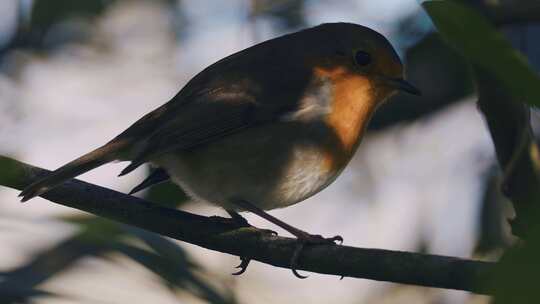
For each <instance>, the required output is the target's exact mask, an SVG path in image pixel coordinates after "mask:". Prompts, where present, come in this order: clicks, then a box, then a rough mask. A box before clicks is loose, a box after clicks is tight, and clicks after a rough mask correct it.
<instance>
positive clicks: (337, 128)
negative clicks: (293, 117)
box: [315, 67, 379, 171]
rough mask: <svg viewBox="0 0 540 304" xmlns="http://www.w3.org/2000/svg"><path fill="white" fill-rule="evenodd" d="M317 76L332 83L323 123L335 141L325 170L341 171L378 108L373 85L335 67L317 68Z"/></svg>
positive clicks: (328, 152)
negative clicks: (327, 108) (328, 105)
mask: <svg viewBox="0 0 540 304" xmlns="http://www.w3.org/2000/svg"><path fill="white" fill-rule="evenodd" d="M315 73H316V74H318V76H322V77H327V78H328V79H330V81H331V82H332V83H333V95H332V100H331V105H330V106H331V111H330V113H329V114H328V116H327V117H326V124H327V125H328V126H329V127H330V128H331V130H333V133H334V134H335V139H336V140H335V141H333V142H332V143H329V146H328V150H327V153H326V155H327V156H326V157H325V167H326V168H327V169H329V170H332V171H335V170H338V171H340V170H341V169H342V168H343V167H345V165H346V164H347V163H348V162H349V160H350V159H351V158H352V156H353V154H354V152H355V151H356V148H357V147H358V145H359V144H360V142H361V140H362V136H363V135H364V131H365V129H366V126H367V124H368V122H369V120H370V119H371V116H372V114H373V112H374V111H375V109H376V107H377V105H378V103H379V102H378V98H377V96H376V91H375V89H374V87H373V83H372V82H371V81H370V80H369V79H368V78H367V77H365V76H363V75H358V74H354V73H351V72H349V71H347V70H346V69H344V68H341V67H338V68H333V69H322V68H317V69H316V70H315Z"/></svg>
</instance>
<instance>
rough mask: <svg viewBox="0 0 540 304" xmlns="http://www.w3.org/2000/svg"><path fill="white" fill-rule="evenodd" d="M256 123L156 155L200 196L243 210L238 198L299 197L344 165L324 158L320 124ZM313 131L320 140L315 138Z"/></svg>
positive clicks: (286, 201) (274, 202)
mask: <svg viewBox="0 0 540 304" xmlns="http://www.w3.org/2000/svg"><path fill="white" fill-rule="evenodd" d="M272 128H273V129H272V130H269V127H265V128H258V129H257V128H255V129H250V130H247V131H244V132H241V133H238V134H235V135H231V136H228V137H226V138H224V139H222V140H220V141H216V142H213V143H210V144H208V145H205V146H202V147H199V148H197V149H194V150H193V151H187V152H179V153H175V154H168V155H165V156H163V157H162V158H160V159H159V160H157V161H155V163H156V164H157V165H159V166H161V167H163V168H165V169H166V170H167V171H168V173H169V175H171V177H172V179H173V180H174V181H175V182H176V183H177V184H179V185H180V186H181V187H182V188H183V189H184V190H185V191H186V192H187V193H188V194H189V195H190V196H191V197H193V198H194V199H197V200H201V201H206V202H209V203H213V204H217V205H220V206H222V207H224V208H226V209H231V210H237V209H238V208H236V207H235V206H234V204H231V202H232V201H234V200H245V201H248V202H250V203H252V204H254V205H256V206H258V207H259V208H261V209H264V210H269V209H274V208H280V207H286V206H289V205H292V204H295V203H298V202H300V201H302V200H304V199H306V198H308V197H310V196H312V195H314V194H315V193H317V192H319V191H320V190H322V189H324V188H325V187H326V186H328V185H329V184H330V183H331V182H332V181H333V180H334V179H335V178H336V177H337V175H338V174H339V172H340V171H341V169H328V168H326V167H325V164H324V157H325V149H324V147H323V146H322V145H321V140H320V136H328V135H325V134H324V133H325V131H322V132H321V130H318V129H316V128H308V129H306V130H298V129H294V128H290V127H284V126H276V127H272ZM310 137H314V138H318V140H310Z"/></svg>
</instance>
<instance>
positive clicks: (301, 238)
mask: <svg viewBox="0 0 540 304" xmlns="http://www.w3.org/2000/svg"><path fill="white" fill-rule="evenodd" d="M233 204H235V205H237V206H238V207H240V208H242V209H244V210H246V211H249V212H251V213H254V214H256V215H258V216H260V217H262V218H264V219H265V220H267V221H269V222H271V223H273V224H275V225H277V226H279V227H281V228H283V229H285V230H286V231H288V232H289V233H290V234H292V235H294V236H295V237H296V238H297V239H298V242H299V243H298V246H297V247H296V249H295V251H294V254H293V257H292V259H291V270H292V272H293V274H294V275H295V276H296V277H298V278H300V279H305V278H307V276H303V275H300V274H299V273H298V271H297V270H296V266H297V264H298V258H299V257H300V253H301V252H302V250H303V249H304V247H305V246H306V245H323V244H335V242H339V243H343V238H342V237H341V236H339V235H336V236H334V237H331V238H325V237H322V236H320V235H315V234H310V233H307V232H305V231H303V230H300V229H298V228H296V227H293V226H291V225H289V224H287V223H285V222H283V221H282V220H280V219H278V218H276V217H274V216H272V215H270V214H268V213H266V212H265V211H264V210H262V209H260V208H259V207H257V206H255V205H253V204H251V203H249V202H247V201H234V202H233ZM238 216H240V215H238ZM248 263H249V261H248ZM242 265H243V260H242V264H240V266H242ZM246 267H247V264H246ZM242 270H244V271H245V269H242ZM242 272H243V271H242Z"/></svg>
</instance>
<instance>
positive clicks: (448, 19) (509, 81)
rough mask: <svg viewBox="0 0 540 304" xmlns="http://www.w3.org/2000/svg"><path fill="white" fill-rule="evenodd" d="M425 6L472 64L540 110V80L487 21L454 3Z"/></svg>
mask: <svg viewBox="0 0 540 304" xmlns="http://www.w3.org/2000/svg"><path fill="white" fill-rule="evenodd" d="M422 5H423V6H424V8H425V9H426V11H427V12H428V13H429V15H430V16H431V18H432V20H433V23H435V25H436V27H437V29H438V30H439V32H440V33H441V34H442V35H443V37H444V38H445V39H446V40H447V41H448V42H449V44H450V45H452V46H454V47H455V48H456V49H457V50H459V51H460V52H461V53H462V54H463V55H464V56H465V57H466V58H467V60H468V61H469V62H470V63H471V64H474V65H478V66H480V67H482V68H483V69H485V70H486V71H488V72H489V73H491V74H493V75H494V76H495V77H496V78H497V79H498V80H499V81H500V82H501V83H503V84H504V85H505V86H506V88H507V89H508V90H510V91H511V92H512V94H513V95H514V96H516V97H519V99H520V100H522V101H524V102H526V103H528V104H530V105H535V106H540V77H539V76H538V74H537V73H536V72H535V71H534V70H533V69H532V68H531V67H530V66H529V64H528V63H527V60H526V59H525V57H524V56H522V55H521V54H520V53H519V52H518V51H517V50H515V49H514V48H513V47H512V46H511V45H510V43H509V42H508V41H507V40H506V39H504V37H503V36H502V34H501V33H499V32H498V31H497V30H496V29H495V28H494V27H493V26H492V25H490V23H489V21H488V20H486V18H485V17H483V16H482V15H481V14H479V13H477V12H475V11H474V9H471V8H468V7H467V6H466V5H464V4H460V3H459V2H455V1H426V2H424V3H423V4H422Z"/></svg>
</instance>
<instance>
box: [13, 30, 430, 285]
mask: <svg viewBox="0 0 540 304" xmlns="http://www.w3.org/2000/svg"><path fill="white" fill-rule="evenodd" d="M400 90H401V91H405V92H408V93H412V94H420V92H419V90H418V89H416V88H415V87H414V86H412V85H411V84H409V83H408V82H407V81H405V80H404V75H403V65H402V63H401V61H400V59H399V57H398V55H397V54H396V52H395V50H394V48H393V47H392V45H391V44H390V43H389V42H388V40H387V39H386V38H385V37H384V36H382V35H381V34H379V33H377V32H376V31H374V30H371V29H369V28H367V27H364V26H360V25H357V24H351V23H327V24H322V25H319V26H316V27H313V28H309V29H305V30H302V31H299V32H295V33H292V34H288V35H285V36H281V37H278V38H275V39H271V40H268V41H265V42H262V43H260V44H257V45H255V46H252V47H250V48H247V49H245V50H242V51H240V52H238V53H235V54H233V55H230V56H228V57H226V58H224V59H221V60H219V61H218V62H216V63H214V64H212V65H210V66H209V67H207V68H206V69H204V70H203V71H202V72H200V73H199V74H198V75H196V76H195V77H193V79H191V80H190V81H189V82H188V83H187V84H186V85H185V86H184V87H183V88H182V89H181V90H180V92H179V93H178V94H176V96H174V97H173V98H172V99H171V100H170V101H169V102H167V103H166V104H164V105H162V106H160V107H159V108H157V109H155V110H154V111H152V112H150V113H148V114H146V115H145V116H144V117H142V118H141V119H139V120H138V121H137V122H135V123H134V124H133V125H131V126H130V127H129V128H128V129H126V130H125V131H124V132H122V133H121V134H119V135H118V136H116V137H115V138H114V139H112V140H111V141H109V142H108V143H107V144H105V145H104V146H102V147H100V148H97V149H95V150H94V151H92V152H90V153H88V154H86V155H83V156H81V157H80V158H78V159H76V160H74V161H72V162H70V163H68V164H66V165H64V166H62V167H60V168H59V169H57V170H55V171H53V172H51V173H50V174H49V175H48V176H46V177H44V178H43V179H41V180H38V181H37V182H35V183H33V184H31V185H30V186H28V187H27V188H26V189H24V191H23V192H22V193H21V194H20V196H21V197H22V201H23V202H24V201H27V200H29V199H31V198H33V197H35V196H38V195H41V194H43V193H44V192H46V191H48V190H50V189H51V188H53V187H55V186H57V185H59V184H61V183H62V182H64V181H66V180H68V179H70V178H73V177H75V176H78V175H80V174H82V173H84V172H86V171H89V170H92V169H94V168H96V167H98V166H101V165H103V164H105V163H108V162H111V161H115V160H121V161H130V162H131V163H130V164H129V165H128V166H127V167H126V168H125V169H124V170H123V171H122V172H121V174H120V175H124V174H127V173H129V172H131V171H133V170H134V169H135V168H137V167H139V166H140V165H142V164H144V163H150V164H151V165H152V166H154V167H155V168H158V169H157V170H156V171H154V172H153V173H152V174H151V175H150V176H149V177H148V178H147V179H146V180H144V181H143V182H142V183H141V184H140V185H138V186H137V187H135V188H134V190H133V191H132V192H131V193H134V192H136V191H139V190H141V189H143V188H146V187H148V186H151V185H153V184H156V183H158V182H162V181H164V180H167V179H169V178H171V179H172V181H173V182H175V183H176V184H178V185H179V186H180V187H182V188H183V190H185V192H186V193H188V194H189V195H190V196H191V197H192V198H193V199H195V200H197V201H204V202H209V203H212V204H217V205H218V206H221V207H223V208H224V209H225V210H226V211H227V212H228V213H229V214H230V215H231V217H232V219H233V220H235V221H237V222H239V223H242V224H247V221H245V219H243V217H242V216H240V215H239V214H238V213H237V212H239V211H249V212H252V213H254V214H257V215H258V216H261V217H263V218H265V219H266V220H268V221H270V222H272V223H274V224H275V225H277V226H280V227H281V228H283V229H285V230H286V231H288V232H290V233H291V234H292V235H294V236H295V237H297V238H298V240H299V241H300V242H299V244H301V245H300V246H299V249H298V250H297V253H298V252H299V251H300V250H302V249H301V248H302V245H303V244H324V243H334V242H335V241H342V239H341V237H340V236H335V237H332V238H324V237H322V236H320V235H313V234H309V233H307V232H305V231H302V230H300V229H298V228H295V227H293V226H291V225H289V224H287V223H284V222H283V221H281V220H279V219H277V218H275V217H273V216H272V215H270V214H268V213H266V212H265V210H271V209H275V208H283V207H287V206H289V205H292V204H296V203H298V202H301V201H303V200H305V199H306V198H308V197H310V196H312V195H314V194H316V193H317V192H319V191H321V190H322V189H324V188H325V187H327V186H328V185H329V184H331V183H332V182H333V181H334V180H335V179H336V178H337V177H338V175H339V174H340V173H341V172H342V171H343V169H344V168H345V166H346V165H347V163H348V162H349V160H350V159H351V157H352V156H353V154H354V152H355V151H356V149H357V148H358V145H359V144H360V142H361V140H362V137H363V135H364V132H365V130H366V126H367V124H368V122H369V120H370V118H371V116H372V115H373V113H374V111H375V110H376V109H377V107H378V106H379V105H381V104H382V103H383V102H384V101H385V100H387V99H388V98H389V97H390V96H392V95H393V94H395V93H396V92H398V91H400ZM295 256H297V254H295ZM294 260H295V258H293V262H292V266H294V265H295V261H294ZM247 261H249V260H247ZM243 264H245V265H243V266H242V270H241V271H240V272H239V273H241V272H243V271H244V270H245V268H246V267H247V264H246V263H243ZM292 269H293V271H294V272H295V274H296V275H298V274H297V273H296V271H295V270H294V267H292Z"/></svg>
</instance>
